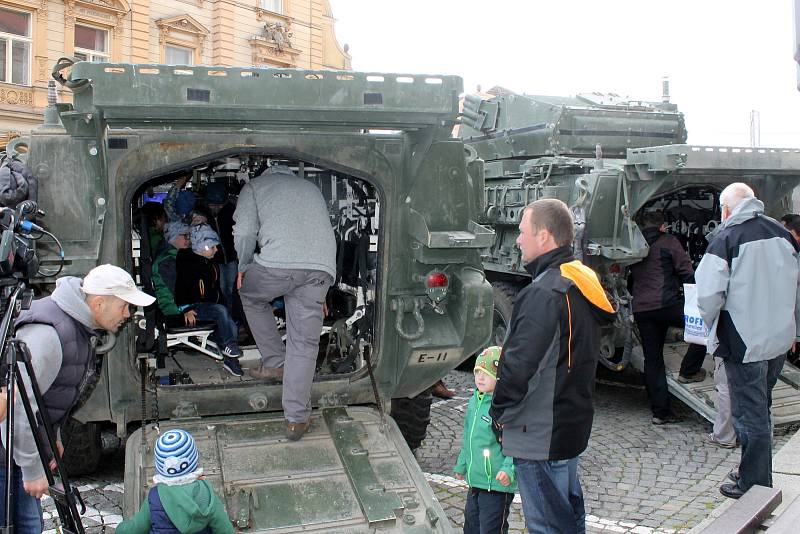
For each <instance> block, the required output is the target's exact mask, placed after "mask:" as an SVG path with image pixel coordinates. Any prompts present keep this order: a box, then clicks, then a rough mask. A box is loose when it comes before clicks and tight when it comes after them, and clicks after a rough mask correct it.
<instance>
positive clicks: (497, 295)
mask: <svg viewBox="0 0 800 534" xmlns="http://www.w3.org/2000/svg"><path fill="white" fill-rule="evenodd" d="M519 290H520V287H519V286H516V285H514V284H509V283H508V282H492V294H493V296H494V322H493V323H492V337H491V339H490V340H489V345H502V344H503V341H505V337H506V336H505V335H506V332H508V325H509V324H510V323H511V312H512V311H513V310H514V302H515V301H516V300H517V293H519Z"/></svg>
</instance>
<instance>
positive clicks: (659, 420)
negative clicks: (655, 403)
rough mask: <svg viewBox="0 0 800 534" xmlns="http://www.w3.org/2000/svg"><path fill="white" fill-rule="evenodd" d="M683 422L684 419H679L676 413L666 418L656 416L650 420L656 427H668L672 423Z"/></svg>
mask: <svg viewBox="0 0 800 534" xmlns="http://www.w3.org/2000/svg"><path fill="white" fill-rule="evenodd" d="M682 420H683V418H682V417H679V416H677V415H675V414H674V413H671V414H669V415H666V416H664V417H656V416H655V415H654V416H653V418H652V419H651V420H650V422H651V423H653V424H654V425H667V424H671V423H680V422H681V421H682Z"/></svg>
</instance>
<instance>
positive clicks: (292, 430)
mask: <svg viewBox="0 0 800 534" xmlns="http://www.w3.org/2000/svg"><path fill="white" fill-rule="evenodd" d="M310 423H311V420H310V419H309V420H308V421H306V422H305V423H292V422H291V421H286V437H287V438H289V439H290V440H292V441H297V440H298V439H300V438H302V437H303V434H305V433H306V430H308V427H309V425H310Z"/></svg>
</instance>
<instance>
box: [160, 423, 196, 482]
mask: <svg viewBox="0 0 800 534" xmlns="http://www.w3.org/2000/svg"><path fill="white" fill-rule="evenodd" d="M155 459H156V471H158V474H159V475H161V476H162V477H164V478H178V477H184V476H186V475H189V474H191V473H193V472H194V471H195V470H196V469H197V459H198V454H197V445H195V443H194V438H193V437H192V435H191V434H189V433H188V432H187V431H185V430H181V429H180V428H174V429H172V430H168V431H166V432H164V433H163V434H161V435H160V436H159V437H158V440H156V448H155Z"/></svg>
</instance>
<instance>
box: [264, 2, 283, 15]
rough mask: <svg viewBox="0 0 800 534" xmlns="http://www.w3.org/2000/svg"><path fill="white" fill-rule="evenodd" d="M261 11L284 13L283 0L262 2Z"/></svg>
mask: <svg viewBox="0 0 800 534" xmlns="http://www.w3.org/2000/svg"><path fill="white" fill-rule="evenodd" d="M261 9H266V10H267V11H272V12H273V13H283V0H261Z"/></svg>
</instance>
